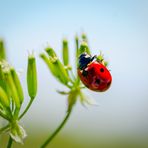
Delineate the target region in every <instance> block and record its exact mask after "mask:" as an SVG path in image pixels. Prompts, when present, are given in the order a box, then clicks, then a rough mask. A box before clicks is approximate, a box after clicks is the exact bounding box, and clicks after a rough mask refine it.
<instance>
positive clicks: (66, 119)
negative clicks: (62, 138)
mask: <svg viewBox="0 0 148 148" xmlns="http://www.w3.org/2000/svg"><path fill="white" fill-rule="evenodd" d="M71 112H72V109H71V110H70V111H68V112H67V114H66V116H65V118H64V119H63V121H62V122H61V124H60V125H59V126H58V127H57V129H56V130H55V131H54V132H53V133H52V134H51V135H50V136H49V137H48V139H47V140H46V141H45V142H44V143H43V144H42V146H41V148H45V147H46V146H47V145H48V144H49V143H50V142H51V141H52V139H53V138H54V137H55V136H56V135H57V134H58V133H59V131H60V130H61V129H62V128H63V127H64V125H65V123H66V122H67V121H68V119H69V117H70V115H71Z"/></svg>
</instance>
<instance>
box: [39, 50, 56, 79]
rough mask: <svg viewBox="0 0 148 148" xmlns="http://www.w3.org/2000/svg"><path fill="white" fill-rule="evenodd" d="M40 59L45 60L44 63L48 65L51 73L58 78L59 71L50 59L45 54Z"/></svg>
mask: <svg viewBox="0 0 148 148" xmlns="http://www.w3.org/2000/svg"><path fill="white" fill-rule="evenodd" d="M40 57H41V58H42V59H43V60H44V62H45V63H46V64H47V66H48V68H49V70H50V72H51V73H52V74H53V76H55V77H56V76H57V71H56V70H55V68H54V65H53V63H52V62H51V60H50V59H48V57H47V56H46V55H45V54H44V53H41V54H40Z"/></svg>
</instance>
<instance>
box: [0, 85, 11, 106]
mask: <svg viewBox="0 0 148 148" xmlns="http://www.w3.org/2000/svg"><path fill="white" fill-rule="evenodd" d="M0 103H1V104H2V105H3V106H4V107H9V106H10V100H9V98H8V96H7V94H6V92H5V91H4V89H3V88H2V87H0Z"/></svg>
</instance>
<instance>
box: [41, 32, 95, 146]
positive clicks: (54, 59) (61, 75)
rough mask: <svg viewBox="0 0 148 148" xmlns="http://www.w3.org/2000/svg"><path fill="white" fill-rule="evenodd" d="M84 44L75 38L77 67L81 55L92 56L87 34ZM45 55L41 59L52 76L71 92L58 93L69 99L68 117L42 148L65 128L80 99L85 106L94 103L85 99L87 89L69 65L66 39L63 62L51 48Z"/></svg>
mask: <svg viewBox="0 0 148 148" xmlns="http://www.w3.org/2000/svg"><path fill="white" fill-rule="evenodd" d="M81 40H82V43H81V45H80V44H79V42H80V41H79V38H78V36H76V38H75V45H76V56H75V57H76V66H75V67H77V66H78V57H79V55H80V54H81V53H83V52H87V53H89V54H90V49H89V47H88V45H87V37H86V35H85V34H82V38H81ZM45 52H46V53H47V54H45V53H41V54H40V57H41V58H42V59H43V61H44V62H45V63H46V65H47V66H48V68H49V70H50V72H51V73H52V75H53V76H54V77H55V78H56V79H57V80H58V81H59V82H60V83H61V84H63V85H65V86H66V87H67V88H68V89H69V91H67V92H65V91H57V92H58V93H60V94H62V95H67V98H68V106H67V111H66V116H65V118H64V119H63V121H62V122H61V123H60V125H59V126H58V127H57V129H56V130H55V131H54V132H53V133H52V134H51V135H50V136H49V137H48V138H47V140H46V141H45V142H44V143H43V144H42V146H41V148H45V147H46V146H47V145H48V144H49V143H50V142H51V141H52V139H53V138H54V137H55V136H56V135H57V133H58V132H59V131H60V130H61V129H62V128H63V126H64V125H65V123H66V121H67V120H68V118H69V116H70V115H71V112H72V109H73V106H74V105H75V103H76V101H77V100H78V98H79V99H80V101H81V103H82V104H83V105H84V104H85V103H88V104H93V103H94V102H93V101H92V100H90V99H89V98H87V97H85V95H84V93H83V92H82V89H83V88H85V87H84V85H82V83H81V81H80V78H79V76H78V75H77V74H76V75H74V73H73V68H72V67H71V66H70V63H69V48H68V41H67V40H66V39H64V40H63V47H62V55H63V56H62V57H63V62H61V61H60V59H59V58H58V56H57V55H56V53H55V51H54V50H53V49H52V48H51V47H47V48H46V49H45Z"/></svg>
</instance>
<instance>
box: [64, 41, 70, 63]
mask: <svg viewBox="0 0 148 148" xmlns="http://www.w3.org/2000/svg"><path fill="white" fill-rule="evenodd" d="M63 63H64V65H66V66H67V65H68V63H69V51H68V41H67V40H66V39H64V40H63Z"/></svg>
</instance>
